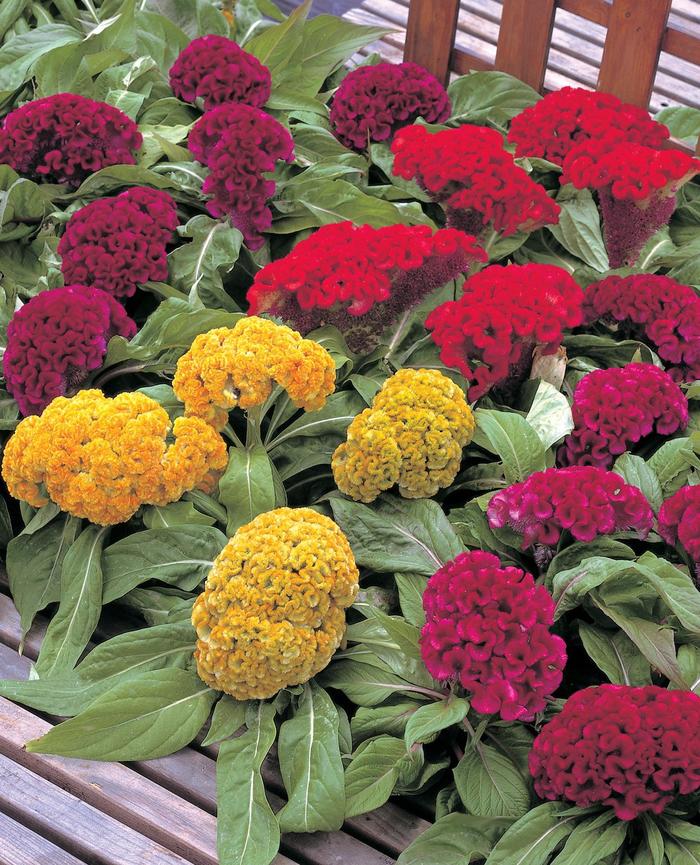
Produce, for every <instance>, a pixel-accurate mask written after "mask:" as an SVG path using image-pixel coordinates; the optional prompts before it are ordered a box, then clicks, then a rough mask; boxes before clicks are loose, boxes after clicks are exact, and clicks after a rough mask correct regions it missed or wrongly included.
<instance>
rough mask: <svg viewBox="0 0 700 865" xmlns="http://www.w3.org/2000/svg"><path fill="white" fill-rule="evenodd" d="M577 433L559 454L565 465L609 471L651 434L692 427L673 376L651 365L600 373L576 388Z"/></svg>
mask: <svg viewBox="0 0 700 865" xmlns="http://www.w3.org/2000/svg"><path fill="white" fill-rule="evenodd" d="M572 412H573V417H574V424H575V426H574V430H573V431H572V433H571V435H569V436H567V438H566V440H565V442H564V444H563V445H562V447H561V448H560V450H559V462H560V464H561V465H591V466H600V467H602V468H610V466H611V465H612V464H613V462H614V461H615V457H616V456H619V455H620V454H622V453H624V452H625V451H627V450H630V449H631V447H632V445H635V444H637V442H639V441H641V440H642V439H644V438H646V436H649V435H651V434H652V433H654V432H655V433H658V434H659V435H671V434H672V433H675V432H678V430H682V429H685V428H686V426H687V425H688V400H687V399H686V397H685V395H684V394H683V391H682V390H681V389H680V388H679V387H678V385H677V384H676V383H675V382H674V380H673V379H672V378H671V376H670V375H669V374H668V373H666V372H664V371H663V370H662V369H659V368H658V366H653V364H650V363H630V364H628V365H627V366H625V367H622V368H618V367H613V368H612V369H597V370H594V371H593V372H589V373H588V375H585V376H584V377H583V378H582V379H581V380H580V381H579V383H578V384H577V385H576V390H575V391H574V404H573V406H572Z"/></svg>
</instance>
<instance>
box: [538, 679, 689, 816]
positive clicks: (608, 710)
mask: <svg viewBox="0 0 700 865" xmlns="http://www.w3.org/2000/svg"><path fill="white" fill-rule="evenodd" d="M699 728H700V698H699V697H697V696H696V695H695V694H694V693H693V692H692V691H667V690H666V689H665V688H658V687H656V686H655V685H645V686H644V687H640V688H635V687H631V686H629V685H597V686H596V687H593V688H585V689H584V690H583V691H577V692H576V693H575V694H574V695H573V696H572V697H570V698H569V699H568V700H567V701H566V704H565V705H564V708H563V710H562V711H561V712H560V713H559V714H558V715H557V716H556V717H555V718H554V719H553V720H551V721H550V722H549V723H548V724H546V725H545V726H544V727H543V728H542V731H541V732H540V734H539V736H537V738H536V739H535V743H534V745H533V748H532V751H531V752H530V757H529V761H530V772H531V773H532V776H533V778H534V779H535V791H536V792H537V795H538V796H539V797H540V798H542V799H552V800H554V799H566V800H567V801H568V802H573V803H574V804H575V805H578V806H579V807H581V808H587V807H589V806H591V805H608V806H610V807H611V808H614V810H615V814H616V815H617V816H618V817H619V819H620V820H633V819H634V818H635V817H638V816H639V815H640V814H643V813H644V812H646V811H652V812H653V813H654V814H661V813H662V812H663V810H664V809H665V808H666V807H667V806H668V805H670V804H671V802H672V801H673V800H674V799H675V798H676V796H679V795H687V794H689V793H694V792H695V791H696V790H698V789H700V738H698V734H697V731H698V729H699Z"/></svg>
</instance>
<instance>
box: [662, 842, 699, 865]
mask: <svg viewBox="0 0 700 865" xmlns="http://www.w3.org/2000/svg"><path fill="white" fill-rule="evenodd" d="M664 853H665V854H666V858H667V859H668V865H700V842H699V841H681V840H679V839H678V838H674V839H673V840H671V839H668V840H667V841H666V843H665V844H664Z"/></svg>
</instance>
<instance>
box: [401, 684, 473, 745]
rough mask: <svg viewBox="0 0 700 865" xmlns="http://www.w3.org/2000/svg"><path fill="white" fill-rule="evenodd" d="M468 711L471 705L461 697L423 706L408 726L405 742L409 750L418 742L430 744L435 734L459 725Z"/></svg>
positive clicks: (412, 716) (410, 719)
mask: <svg viewBox="0 0 700 865" xmlns="http://www.w3.org/2000/svg"><path fill="white" fill-rule="evenodd" d="M468 711H469V703H468V702H467V701H466V700H464V699H462V698H460V697H455V698H450V699H449V700H440V701H439V702H437V703H428V705H427V706H421V707H420V709H418V711H417V712H415V713H414V714H413V715H411V717H410V718H409V719H408V723H407V724H406V732H405V734H404V741H405V742H406V748H407V750H410V749H411V748H412V747H413V745H414V744H415V743H416V742H430V741H432V740H433V739H434V738H435V733H439V732H440V731H441V730H445V729H447V727H451V726H452V725H453V724H459V722H460V721H461V720H462V719H463V718H465V717H466V715H467V712H468Z"/></svg>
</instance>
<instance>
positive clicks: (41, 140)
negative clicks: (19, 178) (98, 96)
mask: <svg viewBox="0 0 700 865" xmlns="http://www.w3.org/2000/svg"><path fill="white" fill-rule="evenodd" d="M142 140H143V139H142V137H141V133H140V132H139V131H138V128H137V126H136V124H135V123H134V121H133V120H131V118H129V117H127V115H126V114H124V112H123V111H119V109H118V108H114V107H113V106H112V105H107V103H105V102H95V101H94V100H93V99H87V98H86V97H85V96H78V95H77V94H75V93H57V94H55V95H54V96H46V97H44V98H43V99H36V100H35V101H34V102H27V103H26V104H25V105H22V106H21V107H20V108H16V109H15V110H14V111H11V112H10V113H9V114H8V115H7V117H6V118H5V122H4V124H3V128H2V130H0V163H2V162H6V163H7V164H8V165H11V166H12V167H13V168H14V170H15V171H17V172H18V173H19V174H23V175H26V176H27V177H31V178H32V179H33V180H47V181H50V182H51V183H66V184H68V185H69V186H71V187H77V186H79V185H80V183H81V182H82V181H83V180H84V179H85V178H86V177H87V176H88V175H90V174H92V173H93V172H94V171H99V169H100V168H105V167H106V166H108V165H119V164H128V165H133V164H134V163H135V162H136V159H135V158H134V151H135V150H138V148H139V147H140V146H141V142H142Z"/></svg>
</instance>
